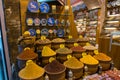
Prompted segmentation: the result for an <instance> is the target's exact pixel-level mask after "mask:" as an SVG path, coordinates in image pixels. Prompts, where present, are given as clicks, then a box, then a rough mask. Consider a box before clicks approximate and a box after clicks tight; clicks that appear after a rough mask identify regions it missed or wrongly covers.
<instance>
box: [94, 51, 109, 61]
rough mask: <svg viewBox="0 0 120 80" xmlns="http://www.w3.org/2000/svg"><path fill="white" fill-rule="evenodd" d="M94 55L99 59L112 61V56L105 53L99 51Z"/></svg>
mask: <svg viewBox="0 0 120 80" xmlns="http://www.w3.org/2000/svg"><path fill="white" fill-rule="evenodd" d="M93 57H94V58H95V59H97V60H99V61H111V58H110V57H109V56H107V55H106V54H104V53H99V54H97V55H94V56H93Z"/></svg>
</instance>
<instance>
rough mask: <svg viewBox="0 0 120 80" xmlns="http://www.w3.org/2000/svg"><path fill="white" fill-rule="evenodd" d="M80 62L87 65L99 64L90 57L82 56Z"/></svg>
mask: <svg viewBox="0 0 120 80" xmlns="http://www.w3.org/2000/svg"><path fill="white" fill-rule="evenodd" d="M80 61H81V62H83V63H84V64H88V65H97V64H98V63H99V62H98V60H96V59H95V58H93V57H92V56H91V55H87V56H84V57H83V58H81V59H80Z"/></svg>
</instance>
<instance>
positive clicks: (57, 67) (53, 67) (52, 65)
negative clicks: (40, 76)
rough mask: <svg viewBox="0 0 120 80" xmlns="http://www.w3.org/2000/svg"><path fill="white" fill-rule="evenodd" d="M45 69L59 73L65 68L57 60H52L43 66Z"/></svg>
mask: <svg viewBox="0 0 120 80" xmlns="http://www.w3.org/2000/svg"><path fill="white" fill-rule="evenodd" d="M45 70H46V71H47V72H49V73H59V72H61V71H64V70H65V66H64V65H63V64H61V63H59V62H58V61H57V60H54V61H52V62H51V63H49V64H47V65H46V66H45Z"/></svg>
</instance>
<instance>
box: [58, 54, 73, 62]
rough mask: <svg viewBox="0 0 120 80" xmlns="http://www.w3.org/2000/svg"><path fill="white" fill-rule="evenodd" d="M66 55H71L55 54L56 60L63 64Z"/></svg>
mask: <svg viewBox="0 0 120 80" xmlns="http://www.w3.org/2000/svg"><path fill="white" fill-rule="evenodd" d="M67 55H72V54H71V53H69V54H60V53H57V60H58V61H59V62H61V63H63V62H65V61H66V60H67Z"/></svg>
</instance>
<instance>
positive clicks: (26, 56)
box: [17, 48, 38, 60]
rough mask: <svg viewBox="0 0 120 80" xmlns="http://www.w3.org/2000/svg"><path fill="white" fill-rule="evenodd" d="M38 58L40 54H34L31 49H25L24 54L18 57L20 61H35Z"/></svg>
mask: <svg viewBox="0 0 120 80" xmlns="http://www.w3.org/2000/svg"><path fill="white" fill-rule="evenodd" d="M37 57H38V54H36V53H34V51H33V50H31V49H30V48H25V49H24V50H23V51H22V53H20V54H19V55H18V56H17V59H19V60H30V59H31V60H33V59H35V58H37Z"/></svg>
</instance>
